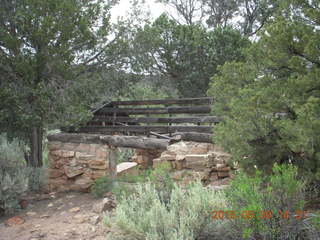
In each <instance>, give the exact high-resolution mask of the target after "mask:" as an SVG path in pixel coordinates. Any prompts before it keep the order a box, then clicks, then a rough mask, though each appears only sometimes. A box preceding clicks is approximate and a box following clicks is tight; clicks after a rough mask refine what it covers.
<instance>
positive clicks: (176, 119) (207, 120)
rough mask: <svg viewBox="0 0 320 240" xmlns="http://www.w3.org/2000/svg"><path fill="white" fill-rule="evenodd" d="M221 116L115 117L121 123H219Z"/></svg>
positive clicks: (104, 118)
mask: <svg viewBox="0 0 320 240" xmlns="http://www.w3.org/2000/svg"><path fill="white" fill-rule="evenodd" d="M221 120H222V118H220V117H216V116H203V117H167V118H166V117H158V118H157V117H137V118H134V117H117V118H116V122H122V123H219V122H221ZM91 122H92V123H94V122H107V123H112V122H113V117H108V116H95V117H94V118H93V120H92V121H91Z"/></svg>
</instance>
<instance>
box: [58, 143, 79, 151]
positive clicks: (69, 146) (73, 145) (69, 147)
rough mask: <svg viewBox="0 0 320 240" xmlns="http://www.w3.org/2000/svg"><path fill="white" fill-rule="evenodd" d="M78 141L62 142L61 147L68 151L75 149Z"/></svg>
mask: <svg viewBox="0 0 320 240" xmlns="http://www.w3.org/2000/svg"><path fill="white" fill-rule="evenodd" d="M78 146H79V143H63V144H62V146H61V149H63V150H68V151H75V150H76V148H77V147H78Z"/></svg>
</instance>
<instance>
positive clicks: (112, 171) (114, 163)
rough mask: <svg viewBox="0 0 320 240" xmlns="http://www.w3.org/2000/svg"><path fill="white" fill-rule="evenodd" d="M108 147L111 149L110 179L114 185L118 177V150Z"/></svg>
mask: <svg viewBox="0 0 320 240" xmlns="http://www.w3.org/2000/svg"><path fill="white" fill-rule="evenodd" d="M107 146H108V147H109V159H108V161H109V178H110V179H111V181H112V185H114V184H115V181H116V177H117V148H116V147H115V146H112V145H107Z"/></svg>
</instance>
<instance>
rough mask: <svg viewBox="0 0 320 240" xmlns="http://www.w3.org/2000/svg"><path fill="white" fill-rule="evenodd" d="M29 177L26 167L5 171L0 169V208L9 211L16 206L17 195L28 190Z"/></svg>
mask: <svg viewBox="0 0 320 240" xmlns="http://www.w3.org/2000/svg"><path fill="white" fill-rule="evenodd" d="M28 185H29V179H28V173H27V171H26V169H19V168H18V169H16V170H15V171H14V172H10V173H9V172H7V171H4V170H3V169H0V208H2V209H4V210H5V211H6V212H10V211H12V210H13V209H15V208H18V200H19V197H20V196H21V195H22V194H23V193H25V192H26V191H27V190H28Z"/></svg>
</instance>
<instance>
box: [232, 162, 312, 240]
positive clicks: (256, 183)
mask: <svg viewBox="0 0 320 240" xmlns="http://www.w3.org/2000/svg"><path fill="white" fill-rule="evenodd" d="M272 170H273V173H272V175H270V176H266V177H264V176H263V175H262V173H261V172H260V171H258V170H257V171H256V173H255V174H254V175H253V176H248V175H246V174H244V173H240V174H238V175H237V176H236V178H235V179H234V180H233V181H232V182H231V186H230V188H229V189H228V190H227V192H226V197H227V205H228V208H229V209H232V210H234V211H236V213H237V214H239V215H240V217H239V218H238V219H231V220H230V226H231V229H233V234H234V237H235V238H237V237H238V238H239V237H240V238H244V239H297V238H299V237H300V238H299V239H316V238H313V236H315V235H314V234H316V231H315V229H314V227H313V226H312V224H310V221H307V220H306V219H303V218H304V216H303V214H302V211H303V210H304V203H305V202H304V187H305V185H304V183H303V182H302V181H300V180H298V178H297V175H298V171H297V168H296V167H294V166H292V165H282V166H280V165H277V164H275V165H274V167H273V169H272ZM247 211H250V213H253V214H254V215H252V218H251V219H243V217H241V215H242V213H246V212H247ZM270 212H271V215H269V217H266V216H268V215H267V214H268V213H270ZM247 213H248V212H247ZM295 215H298V216H301V219H299V218H296V217H295Z"/></svg>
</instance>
